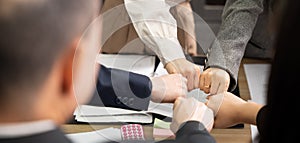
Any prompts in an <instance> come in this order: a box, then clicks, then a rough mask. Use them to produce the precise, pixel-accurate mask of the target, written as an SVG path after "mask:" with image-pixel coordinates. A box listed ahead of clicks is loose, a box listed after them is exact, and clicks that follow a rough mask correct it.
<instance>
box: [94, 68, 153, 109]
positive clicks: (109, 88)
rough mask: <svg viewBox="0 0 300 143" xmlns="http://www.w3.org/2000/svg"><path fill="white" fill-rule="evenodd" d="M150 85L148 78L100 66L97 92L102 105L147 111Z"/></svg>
mask: <svg viewBox="0 0 300 143" xmlns="http://www.w3.org/2000/svg"><path fill="white" fill-rule="evenodd" d="M151 90H152V83H151V80H150V79H149V77H147V76H144V75H140V74H136V73H132V72H128V71H124V70H119V69H112V68H107V67H105V66H103V65H101V67H100V70H99V76H98V80H97V92H98V94H99V95H100V99H101V101H102V102H103V105H104V106H106V107H118V108H123V109H131V110H147V109H148V105H149V101H150V95H151Z"/></svg>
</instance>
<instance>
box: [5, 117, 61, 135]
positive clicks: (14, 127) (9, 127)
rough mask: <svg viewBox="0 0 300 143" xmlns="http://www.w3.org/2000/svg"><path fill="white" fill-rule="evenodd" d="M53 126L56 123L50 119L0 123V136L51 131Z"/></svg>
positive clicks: (54, 126)
mask: <svg viewBox="0 0 300 143" xmlns="http://www.w3.org/2000/svg"><path fill="white" fill-rule="evenodd" d="M55 128H56V125H55V123H54V122H53V121H51V120H41V121H32V122H24V123H9V124H0V138H15V137H23V136H30V135H34V134H38V133H43V132H47V131H51V130H54V129H55Z"/></svg>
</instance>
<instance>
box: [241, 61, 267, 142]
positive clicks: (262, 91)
mask: <svg viewBox="0 0 300 143" xmlns="http://www.w3.org/2000/svg"><path fill="white" fill-rule="evenodd" d="M270 68H271V65H270V64H244V69H245V74H246V78H247V83H248V87H249V91H250V97H251V101H253V102H256V103H259V104H263V105H264V104H266V97H267V91H268V82H269V76H270ZM257 135H258V130H257V127H256V126H254V125H251V136H252V142H253V143H258V141H259V138H258V136H257Z"/></svg>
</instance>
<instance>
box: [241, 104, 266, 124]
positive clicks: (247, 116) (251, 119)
mask: <svg viewBox="0 0 300 143" xmlns="http://www.w3.org/2000/svg"><path fill="white" fill-rule="evenodd" d="M261 108H262V105H260V104H257V103H254V102H252V101H248V102H246V103H243V104H242V105H241V107H240V108H239V109H240V110H239V112H240V113H239V114H237V116H238V117H239V122H240V123H246V124H252V125H256V116H257V114H258V112H259V110H260V109H261Z"/></svg>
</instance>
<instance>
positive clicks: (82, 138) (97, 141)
mask: <svg viewBox="0 0 300 143" xmlns="http://www.w3.org/2000/svg"><path fill="white" fill-rule="evenodd" d="M66 136H67V138H69V139H70V140H71V141H72V142H73V143H106V142H109V141H115V142H119V141H121V140H122V137H121V131H120V129H118V128H106V129H102V130H95V131H92V132H82V133H73V134H66Z"/></svg>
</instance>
